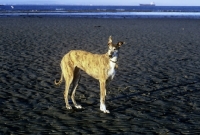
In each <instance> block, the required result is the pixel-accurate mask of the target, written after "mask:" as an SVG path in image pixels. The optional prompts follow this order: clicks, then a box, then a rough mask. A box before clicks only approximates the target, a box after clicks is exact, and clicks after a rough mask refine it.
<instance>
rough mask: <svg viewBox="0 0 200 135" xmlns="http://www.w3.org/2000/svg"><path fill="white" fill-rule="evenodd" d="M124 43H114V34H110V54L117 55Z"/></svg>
mask: <svg viewBox="0 0 200 135" xmlns="http://www.w3.org/2000/svg"><path fill="white" fill-rule="evenodd" d="M124 43H125V42H122V41H120V42H118V43H117V44H113V43H112V36H110V37H109V38H108V56H109V57H110V58H112V57H117V56H118V52H119V49H120V47H121V45H123V44H124Z"/></svg>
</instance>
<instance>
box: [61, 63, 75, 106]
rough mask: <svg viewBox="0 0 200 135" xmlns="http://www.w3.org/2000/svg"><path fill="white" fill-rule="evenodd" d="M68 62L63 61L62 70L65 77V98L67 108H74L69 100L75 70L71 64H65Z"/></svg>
mask: <svg viewBox="0 0 200 135" xmlns="http://www.w3.org/2000/svg"><path fill="white" fill-rule="evenodd" d="M65 64H66V63H64V62H63V63H62V67H61V68H62V72H63V76H64V78H65V91H64V98H65V103H66V108H67V109H72V107H71V106H70V105H69V101H68V93H69V88H70V84H71V83H72V80H73V70H74V68H73V67H71V66H67V65H65Z"/></svg>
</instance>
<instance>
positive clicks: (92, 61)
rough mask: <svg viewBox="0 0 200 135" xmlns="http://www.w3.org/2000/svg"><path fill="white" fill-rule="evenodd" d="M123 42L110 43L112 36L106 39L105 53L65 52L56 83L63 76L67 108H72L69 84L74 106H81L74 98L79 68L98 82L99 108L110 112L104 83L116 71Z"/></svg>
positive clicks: (57, 83)
mask: <svg viewBox="0 0 200 135" xmlns="http://www.w3.org/2000/svg"><path fill="white" fill-rule="evenodd" d="M124 43H125V42H121V41H120V42H118V43H117V44H113V43H112V37H111V36H110V37H109V39H108V52H107V53H105V54H92V53H90V52H86V51H82V50H71V51H70V52H69V53H67V54H66V55H65V56H64V57H63V58H62V61H61V64H60V66H61V69H62V74H61V78H60V80H59V82H56V80H55V84H56V85H60V84H61V82H62V81H63V77H64V78H65V82H66V84H65V92H64V98H65V103H66V107H67V109H72V107H71V106H70V105H69V103H68V91H69V87H70V84H71V83H72V84H73V87H72V89H73V92H72V95H71V99H72V102H73V104H74V106H75V107H76V108H82V106H81V105H78V104H77V103H76V101H75V99H74V96H75V92H76V88H77V86H78V83H79V80H80V69H81V70H83V71H85V72H86V73H87V74H88V75H90V76H92V77H94V78H95V79H97V80H99V82H100V110H101V111H103V112H104V113H110V112H109V110H106V106H105V96H106V84H108V83H109V81H110V80H112V79H113V78H114V76H115V73H116V71H115V70H116V68H117V59H118V53H119V48H120V47H121V45H122V44H124Z"/></svg>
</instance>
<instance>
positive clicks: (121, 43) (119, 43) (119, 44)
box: [117, 41, 125, 47]
mask: <svg viewBox="0 0 200 135" xmlns="http://www.w3.org/2000/svg"><path fill="white" fill-rule="evenodd" d="M123 44H125V42H122V41H120V42H118V43H117V45H118V46H119V47H121V45H123Z"/></svg>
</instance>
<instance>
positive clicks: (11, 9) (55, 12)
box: [0, 5, 200, 19]
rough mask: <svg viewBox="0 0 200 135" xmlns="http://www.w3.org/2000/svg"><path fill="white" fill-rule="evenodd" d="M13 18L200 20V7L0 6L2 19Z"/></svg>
mask: <svg viewBox="0 0 200 135" xmlns="http://www.w3.org/2000/svg"><path fill="white" fill-rule="evenodd" d="M12 16H39V17H41V16H57V17H84V18H190V19H200V6H92V5H89V6H82V5H0V17H12Z"/></svg>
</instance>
